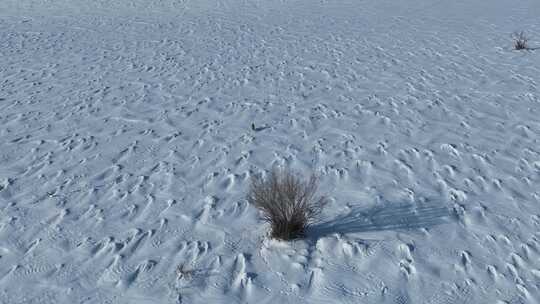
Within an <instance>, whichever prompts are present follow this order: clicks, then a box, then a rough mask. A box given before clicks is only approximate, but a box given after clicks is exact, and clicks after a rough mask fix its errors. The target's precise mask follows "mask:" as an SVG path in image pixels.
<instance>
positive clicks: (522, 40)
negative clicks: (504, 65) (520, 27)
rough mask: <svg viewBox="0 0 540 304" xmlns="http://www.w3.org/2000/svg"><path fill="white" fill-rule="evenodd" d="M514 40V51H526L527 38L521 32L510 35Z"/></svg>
mask: <svg viewBox="0 0 540 304" xmlns="http://www.w3.org/2000/svg"><path fill="white" fill-rule="evenodd" d="M512 38H513V39H514V49H515V50H528V49H529V45H528V42H529V38H528V37H527V36H526V35H525V33H524V32H523V31H521V32H515V33H514V34H512Z"/></svg>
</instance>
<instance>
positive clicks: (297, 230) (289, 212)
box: [247, 169, 328, 240]
mask: <svg viewBox="0 0 540 304" xmlns="http://www.w3.org/2000/svg"><path fill="white" fill-rule="evenodd" d="M317 188H318V180H317V178H316V177H315V176H314V175H311V177H310V178H309V180H307V181H304V180H303V179H302V178H300V177H299V176H297V175H296V174H294V173H292V172H291V171H290V170H288V169H283V170H278V169H274V170H272V171H271V172H270V174H269V175H268V177H267V178H266V179H263V178H261V177H252V178H251V185H250V188H249V192H248V195H247V200H248V202H249V203H250V204H251V205H253V206H255V207H256V208H257V209H259V211H260V212H261V215H262V218H263V220H264V221H266V222H268V223H270V226H271V236H272V237H273V238H276V239H281V240H291V239H295V238H300V237H303V236H304V235H305V231H306V229H307V227H308V226H309V225H310V224H312V223H313V222H314V221H315V220H316V219H317V217H318V216H319V215H320V213H321V211H322V210H323V208H324V206H325V205H326V204H327V203H328V199H327V198H326V197H325V196H317Z"/></svg>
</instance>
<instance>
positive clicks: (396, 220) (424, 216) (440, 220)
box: [308, 204, 451, 238]
mask: <svg viewBox="0 0 540 304" xmlns="http://www.w3.org/2000/svg"><path fill="white" fill-rule="evenodd" d="M450 221H451V213H450V210H449V209H448V208H447V207H445V206H437V205H426V204H423V205H420V204H418V205H416V204H406V205H397V206H395V205H389V204H387V205H385V206H377V207H372V208H355V209H352V210H351V212H349V213H348V214H346V215H342V216H338V217H337V218H335V219H333V220H331V221H329V222H324V223H318V224H314V225H313V226H311V227H310V229H309V231H308V236H310V237H315V238H320V237H324V236H327V235H330V234H334V233H338V234H348V233H360V232H373V231H387V230H407V229H420V228H429V227H432V226H436V225H440V224H445V223H449V222H450Z"/></svg>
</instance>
